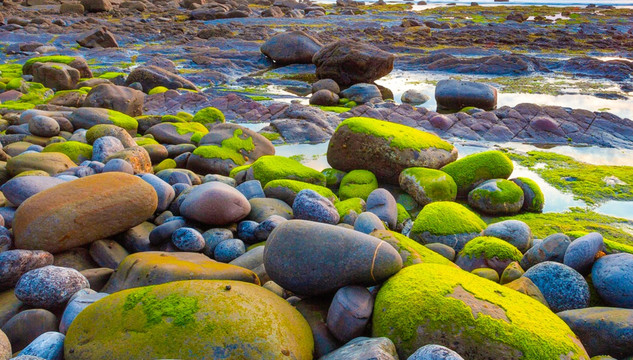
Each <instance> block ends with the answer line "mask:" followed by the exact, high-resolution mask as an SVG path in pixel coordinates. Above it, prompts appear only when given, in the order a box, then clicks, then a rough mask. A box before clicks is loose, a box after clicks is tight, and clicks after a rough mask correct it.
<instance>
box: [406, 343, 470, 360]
mask: <svg viewBox="0 0 633 360" xmlns="http://www.w3.org/2000/svg"><path fill="white" fill-rule="evenodd" d="M407 360H464V358H462V357H461V356H459V354H458V353H456V352H454V351H453V350H451V349H449V348H447V347H444V346H442V345H433V344H429V345H424V346H422V347H421V348H419V349H417V350H416V351H415V352H414V353H413V354H412V355H411V356H409V358H408V359H407Z"/></svg>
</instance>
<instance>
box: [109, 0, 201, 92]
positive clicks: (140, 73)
mask: <svg viewBox="0 0 633 360" xmlns="http://www.w3.org/2000/svg"><path fill="white" fill-rule="evenodd" d="M106 1H107V0H106ZM135 82H138V83H140V84H141V85H142V86H143V91H144V92H145V93H148V92H149V91H150V90H152V89H153V88H155V87H157V86H163V87H166V88H167V89H179V88H185V89H190V90H198V88H197V87H196V86H195V85H194V84H193V83H192V82H191V81H189V80H187V79H185V78H183V77H182V76H180V75H176V74H173V73H171V72H169V71H167V70H165V69H162V68H159V67H157V66H154V65H149V66H139V67H137V68H136V69H134V70H132V72H130V75H129V76H128V77H127V79H126V80H125V85H130V84H132V83H135Z"/></svg>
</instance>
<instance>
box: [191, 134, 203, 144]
mask: <svg viewBox="0 0 633 360" xmlns="http://www.w3.org/2000/svg"><path fill="white" fill-rule="evenodd" d="M204 135H205V134H203V133H201V132H197V133H195V134H193V135H191V141H192V142H194V143H196V144H198V143H199V142H200V140H202V137H203V136H204Z"/></svg>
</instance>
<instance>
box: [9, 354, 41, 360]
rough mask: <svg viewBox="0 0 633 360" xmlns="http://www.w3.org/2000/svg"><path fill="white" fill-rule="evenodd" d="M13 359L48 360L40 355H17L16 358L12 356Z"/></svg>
mask: <svg viewBox="0 0 633 360" xmlns="http://www.w3.org/2000/svg"><path fill="white" fill-rule="evenodd" d="M11 360H46V359H44V358H41V357H39V356H32V355H19V356H16V357H14V358H11Z"/></svg>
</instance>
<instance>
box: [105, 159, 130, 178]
mask: <svg viewBox="0 0 633 360" xmlns="http://www.w3.org/2000/svg"><path fill="white" fill-rule="evenodd" d="M103 172H104V173H107V172H123V173H126V174H130V175H134V167H133V166H132V164H130V163H129V162H127V161H125V160H123V159H112V160H108V161H107V162H106V163H105V166H104V167H103Z"/></svg>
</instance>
